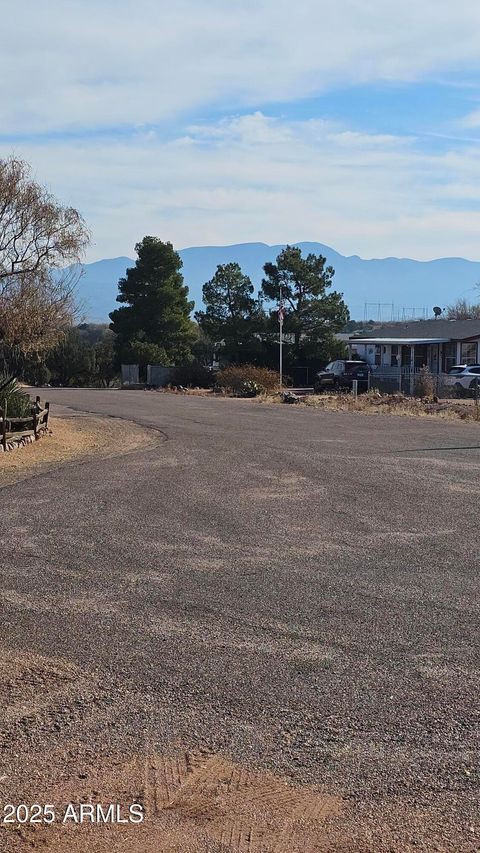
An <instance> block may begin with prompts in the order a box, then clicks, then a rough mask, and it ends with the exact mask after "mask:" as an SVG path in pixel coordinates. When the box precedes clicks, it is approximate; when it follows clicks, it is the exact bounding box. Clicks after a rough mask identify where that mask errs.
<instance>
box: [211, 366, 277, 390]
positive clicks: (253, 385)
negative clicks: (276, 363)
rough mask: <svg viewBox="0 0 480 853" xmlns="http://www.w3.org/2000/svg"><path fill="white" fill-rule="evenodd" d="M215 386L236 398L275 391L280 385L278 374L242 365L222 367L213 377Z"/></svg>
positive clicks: (265, 368) (263, 368) (266, 368)
mask: <svg viewBox="0 0 480 853" xmlns="http://www.w3.org/2000/svg"><path fill="white" fill-rule="evenodd" d="M215 381H216V384H217V385H219V386H220V387H221V388H225V389H226V390H227V391H229V392H230V393H231V394H235V395H236V396H238V397H255V396H257V394H267V393H268V392H272V391H276V390H278V388H279V385H280V374H279V373H277V372H276V370H270V369H269V368H268V367H255V365H254V364H243V365H241V366H239V367H235V366H232V367H224V368H223V370H219V371H218V373H217V374H216V375H215Z"/></svg>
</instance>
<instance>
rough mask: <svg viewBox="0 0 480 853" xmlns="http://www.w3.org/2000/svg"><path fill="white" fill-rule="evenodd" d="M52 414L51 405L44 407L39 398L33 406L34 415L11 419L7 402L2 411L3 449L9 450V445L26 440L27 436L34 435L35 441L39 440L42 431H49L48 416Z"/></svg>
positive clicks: (0, 426)
mask: <svg viewBox="0 0 480 853" xmlns="http://www.w3.org/2000/svg"><path fill="white" fill-rule="evenodd" d="M49 412H50V403H45V405H44V406H42V403H41V402H40V397H37V398H36V400H35V403H33V405H32V413H31V414H30V415H26V416H25V417H23V418H9V417H8V406H7V401H5V405H4V407H3V409H0V416H1V418H0V428H1V441H2V445H3V449H4V450H6V449H7V443H8V442H9V441H12V439H16V438H24V437H25V436H26V435H33V436H34V437H35V439H37V438H39V436H40V433H41V432H42V430H46V429H48V415H49Z"/></svg>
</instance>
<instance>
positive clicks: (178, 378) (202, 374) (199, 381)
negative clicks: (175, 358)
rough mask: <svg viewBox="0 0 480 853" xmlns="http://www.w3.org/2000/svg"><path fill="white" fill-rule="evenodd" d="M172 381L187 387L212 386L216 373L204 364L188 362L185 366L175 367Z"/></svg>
mask: <svg viewBox="0 0 480 853" xmlns="http://www.w3.org/2000/svg"><path fill="white" fill-rule="evenodd" d="M172 381H173V382H175V383H176V384H177V385H184V386H185V387H186V388H189V387H190V388H197V387H198V388H211V387H212V385H213V381H214V375H213V372H212V371H211V370H209V369H208V367H204V365H203V364H187V365H186V366H185V367H176V368H175V370H174V371H173V379H172Z"/></svg>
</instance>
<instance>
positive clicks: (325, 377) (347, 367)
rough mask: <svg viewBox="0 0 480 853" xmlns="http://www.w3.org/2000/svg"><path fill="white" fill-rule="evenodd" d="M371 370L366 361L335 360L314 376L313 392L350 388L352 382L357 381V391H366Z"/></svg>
mask: <svg viewBox="0 0 480 853" xmlns="http://www.w3.org/2000/svg"><path fill="white" fill-rule="evenodd" d="M370 371H371V368H370V365H369V364H367V362H366V361H359V360H358V359H357V361H350V360H347V359H344V358H342V359H337V361H331V362H330V364H327V366H326V367H325V368H324V369H323V370H320V371H319V373H317V375H316V376H315V380H314V383H313V387H314V390H315V391H316V392H317V393H318V392H319V391H326V390H327V389H329V388H334V389H341V388H352V383H353V380H354V379H356V380H357V381H358V390H359V391H366V390H367V389H368V377H369V374H370Z"/></svg>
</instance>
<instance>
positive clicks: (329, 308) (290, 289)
mask: <svg viewBox="0 0 480 853" xmlns="http://www.w3.org/2000/svg"><path fill="white" fill-rule="evenodd" d="M326 263H327V261H326V258H324V257H323V256H322V255H313V254H309V255H307V256H306V257H305V258H304V257H302V253H301V250H300V249H299V248H297V247H295V246H286V248H285V249H283V251H282V252H280V254H279V255H278V257H277V261H276V263H275V264H273V263H267V264H265V266H264V268H263V269H264V272H265V278H264V279H263V281H262V294H263V295H264V296H265V297H266V298H267V299H269V300H270V301H272V302H276V303H277V304H278V301H279V296H280V287H281V288H282V301H283V307H284V324H283V331H284V333H285V338H286V342H287V343H286V347H285V356H286V360H287V362H290V364H292V365H295V364H301V363H304V364H308V363H314V362H318V361H322V360H324V359H325V357H328V353H329V351H330V350H332V348H334V347H335V344H336V343H337V342H336V340H335V338H334V335H335V333H336V332H339V331H340V330H341V329H342V328H343V326H344V325H345V323H346V322H347V320H348V319H349V312H348V308H347V305H346V304H345V302H344V301H343V298H342V294H341V293H338V292H337V291H335V290H332V291H331V292H327V291H328V290H329V289H330V288H331V287H332V283H333V276H334V275H335V271H334V269H333V267H330V266H326ZM277 329H278V316H277V311H276V310H275V311H274V312H272V314H271V330H272V334H277V332H276V330H277ZM289 339H290V341H291V343H289Z"/></svg>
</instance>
